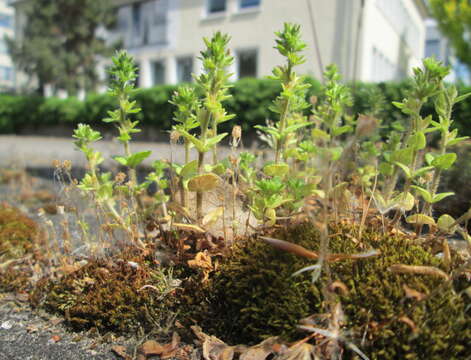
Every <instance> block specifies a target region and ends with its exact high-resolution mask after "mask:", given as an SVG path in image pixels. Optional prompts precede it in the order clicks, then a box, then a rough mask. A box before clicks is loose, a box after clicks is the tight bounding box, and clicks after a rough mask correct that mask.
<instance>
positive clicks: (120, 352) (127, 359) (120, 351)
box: [111, 345, 131, 360]
mask: <svg viewBox="0 0 471 360" xmlns="http://www.w3.org/2000/svg"><path fill="white" fill-rule="evenodd" d="M111 351H112V352H114V353H115V354H116V355H117V356H119V357H121V358H123V359H124V360H131V356H129V355H128V353H127V352H126V348H125V347H124V346H121V345H114V346H112V347H111Z"/></svg>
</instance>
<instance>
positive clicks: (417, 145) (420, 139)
mask: <svg viewBox="0 0 471 360" xmlns="http://www.w3.org/2000/svg"><path fill="white" fill-rule="evenodd" d="M426 144H427V140H426V138H425V134H424V133H423V132H422V131H418V132H416V133H415V134H414V135H412V136H411V137H410V139H409V146H410V147H411V148H413V149H415V150H422V149H423V148H425V145H426Z"/></svg>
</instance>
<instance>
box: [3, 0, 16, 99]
mask: <svg viewBox="0 0 471 360" xmlns="http://www.w3.org/2000/svg"><path fill="white" fill-rule="evenodd" d="M14 34H15V31H14V10H13V8H12V7H10V6H9V4H8V1H7V0H0V91H2V92H4V91H12V90H13V89H14V88H15V70H14V66H13V62H12V60H11V58H10V56H9V54H8V47H7V43H6V41H5V36H9V37H12V36H14Z"/></svg>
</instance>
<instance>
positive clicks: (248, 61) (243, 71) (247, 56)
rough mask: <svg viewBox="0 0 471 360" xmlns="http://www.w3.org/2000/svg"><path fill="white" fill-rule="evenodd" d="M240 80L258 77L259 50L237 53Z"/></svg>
mask: <svg viewBox="0 0 471 360" xmlns="http://www.w3.org/2000/svg"><path fill="white" fill-rule="evenodd" d="M237 74H238V78H239V79H241V78H244V77H257V50H243V51H238V52H237Z"/></svg>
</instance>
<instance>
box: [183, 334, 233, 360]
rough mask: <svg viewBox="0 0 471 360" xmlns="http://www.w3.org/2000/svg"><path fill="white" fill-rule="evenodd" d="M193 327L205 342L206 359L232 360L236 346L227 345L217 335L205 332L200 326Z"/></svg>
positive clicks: (204, 353)
mask: <svg viewBox="0 0 471 360" xmlns="http://www.w3.org/2000/svg"><path fill="white" fill-rule="evenodd" d="M191 329H192V330H193V332H194V333H195V335H196V336H197V337H198V339H199V340H200V341H201V343H202V344H203V359H205V360H232V359H233V357H234V348H235V347H234V346H229V345H227V344H226V343H225V342H224V341H222V340H220V339H218V338H217V337H215V336H210V335H207V334H205V333H204V332H203V331H202V330H201V328H200V327H199V326H196V325H195V326H192V327H191Z"/></svg>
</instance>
